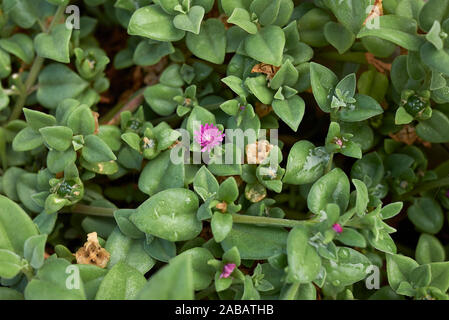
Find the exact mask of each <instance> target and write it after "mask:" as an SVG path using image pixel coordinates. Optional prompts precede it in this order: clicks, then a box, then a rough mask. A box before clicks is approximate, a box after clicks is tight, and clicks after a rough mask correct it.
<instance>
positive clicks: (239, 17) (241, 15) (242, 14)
mask: <svg viewBox="0 0 449 320" xmlns="http://www.w3.org/2000/svg"><path fill="white" fill-rule="evenodd" d="M228 23H232V24H235V25H237V26H239V27H240V28H242V29H243V30H245V31H246V32H248V33H251V34H255V33H257V25H256V24H255V23H254V22H252V21H251V15H250V13H249V12H248V11H246V10H245V9H242V8H235V9H234V11H232V14H231V16H230V17H229V18H228Z"/></svg>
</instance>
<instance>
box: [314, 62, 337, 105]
mask: <svg viewBox="0 0 449 320" xmlns="http://www.w3.org/2000/svg"><path fill="white" fill-rule="evenodd" d="M310 81H311V84H312V90H313V95H314V97H315V100H316V102H317V103H318V106H319V107H320V109H321V110H323V111H324V112H330V111H331V101H332V95H333V91H334V88H335V86H336V85H337V83H338V79H337V76H336V75H335V74H334V73H333V72H332V71H331V70H329V69H328V68H326V67H324V66H322V65H320V64H317V63H314V62H312V63H310Z"/></svg>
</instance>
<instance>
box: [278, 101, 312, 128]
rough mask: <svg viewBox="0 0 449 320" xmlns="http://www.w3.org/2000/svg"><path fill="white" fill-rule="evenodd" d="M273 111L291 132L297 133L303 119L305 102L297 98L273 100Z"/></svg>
mask: <svg viewBox="0 0 449 320" xmlns="http://www.w3.org/2000/svg"><path fill="white" fill-rule="evenodd" d="M273 110H274V112H275V113H276V114H277V115H278V116H279V118H281V119H282V121H284V122H285V123H286V124H287V125H288V126H289V127H290V128H291V129H292V130H293V131H295V132H296V131H297V130H298V127H299V124H300V123H301V121H302V118H303V117H304V111H305V102H304V100H303V99H302V98H301V97H300V96H298V95H294V96H293V97H291V98H289V99H286V100H274V101H273Z"/></svg>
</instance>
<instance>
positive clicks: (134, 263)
mask: <svg viewBox="0 0 449 320" xmlns="http://www.w3.org/2000/svg"><path fill="white" fill-rule="evenodd" d="M144 241H145V240H144V239H131V238H130V237H128V236H125V235H124V234H123V233H122V232H121V231H120V229H119V228H115V229H114V231H113V232H112V233H111V234H110V235H109V237H108V240H107V241H106V245H105V249H106V251H108V252H109V253H110V255H111V257H110V260H109V263H108V268H109V269H110V268H112V267H114V266H115V265H116V264H117V263H119V262H124V263H126V264H127V265H129V266H131V267H133V268H135V269H136V270H138V271H139V272H140V273H141V274H145V273H147V272H148V271H150V270H151V268H153V266H154V265H155V264H156V261H155V260H154V259H153V258H152V257H150V256H149V255H148V254H147V252H146V251H145V249H144Z"/></svg>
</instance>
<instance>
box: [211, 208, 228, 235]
mask: <svg viewBox="0 0 449 320" xmlns="http://www.w3.org/2000/svg"><path fill="white" fill-rule="evenodd" d="M210 223H211V228H212V234H213V235H214V240H215V242H221V241H223V239H225V238H226V237H227V236H228V234H229V232H231V229H232V215H231V214H229V213H221V212H215V213H214V215H213V216H212V219H211V222H210Z"/></svg>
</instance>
